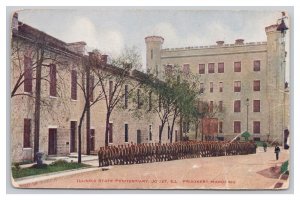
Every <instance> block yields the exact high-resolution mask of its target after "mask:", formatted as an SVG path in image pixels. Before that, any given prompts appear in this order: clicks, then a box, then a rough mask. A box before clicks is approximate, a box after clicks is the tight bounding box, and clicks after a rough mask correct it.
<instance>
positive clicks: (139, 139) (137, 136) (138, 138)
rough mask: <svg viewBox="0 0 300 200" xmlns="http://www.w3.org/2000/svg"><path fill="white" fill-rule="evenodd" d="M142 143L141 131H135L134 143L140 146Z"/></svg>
mask: <svg viewBox="0 0 300 200" xmlns="http://www.w3.org/2000/svg"><path fill="white" fill-rule="evenodd" d="M141 142H142V134H141V130H137V131H136V143H137V144H141Z"/></svg>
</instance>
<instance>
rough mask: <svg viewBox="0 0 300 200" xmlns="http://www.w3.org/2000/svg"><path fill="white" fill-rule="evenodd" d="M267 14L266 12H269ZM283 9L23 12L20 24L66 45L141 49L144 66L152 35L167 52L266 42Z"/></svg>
mask: <svg viewBox="0 0 300 200" xmlns="http://www.w3.org/2000/svg"><path fill="white" fill-rule="evenodd" d="M265 9H267V8H266V7H265ZM280 17H281V10H268V9H267V10H262V9H260V10H249V9H248V10H241V11H238V10H220V9H219V10H217V9H215V10H207V9H206V10H205V8H203V7H196V8H188V7H186V8H185V7H181V8H163V7H160V8H142V7H137V8H120V7H116V8H112V7H107V8H104V7H102V8H101V7H96V8H91V7H90V8H79V9H77V10H76V9H61V8H59V9H34V10H23V11H19V20H20V21H23V22H24V23H27V24H29V25H31V26H33V27H35V28H37V29H40V30H42V31H44V32H46V33H48V34H50V35H52V36H54V37H57V38H59V39H61V40H63V41H65V42H76V41H85V42H87V45H88V47H89V48H88V49H89V50H91V49H94V48H97V49H99V50H100V51H101V52H105V53H107V54H108V55H112V56H116V55H118V54H120V52H121V51H122V49H123V48H124V47H125V46H127V47H131V46H136V47H137V48H138V49H139V50H140V51H141V55H142V58H143V63H144V64H145V42H144V38H145V37H146V36H148V35H160V36H162V37H164V38H165V42H164V44H163V48H172V47H185V46H201V45H212V44H215V42H216V41H217V40H224V41H225V43H234V41H235V39H237V38H243V39H245V42H256V41H266V34H265V31H264V28H265V27H266V26H268V25H271V24H275V23H276V22H277V19H278V18H280Z"/></svg>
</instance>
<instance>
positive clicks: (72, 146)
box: [70, 121, 76, 153]
mask: <svg viewBox="0 0 300 200" xmlns="http://www.w3.org/2000/svg"><path fill="white" fill-rule="evenodd" d="M75 151H76V121H71V127H70V152H71V153H72V152H75Z"/></svg>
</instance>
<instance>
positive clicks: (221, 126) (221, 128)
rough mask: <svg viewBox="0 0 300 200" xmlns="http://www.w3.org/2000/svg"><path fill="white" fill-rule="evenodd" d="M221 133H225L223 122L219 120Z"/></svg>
mask: <svg viewBox="0 0 300 200" xmlns="http://www.w3.org/2000/svg"><path fill="white" fill-rule="evenodd" d="M219 133H223V122H222V121H220V122H219Z"/></svg>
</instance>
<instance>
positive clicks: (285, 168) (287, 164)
mask: <svg viewBox="0 0 300 200" xmlns="http://www.w3.org/2000/svg"><path fill="white" fill-rule="evenodd" d="M288 167H289V161H288V160H287V161H285V162H284V163H283V164H282V165H281V168H280V172H281V173H285V172H287V171H288Z"/></svg>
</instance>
